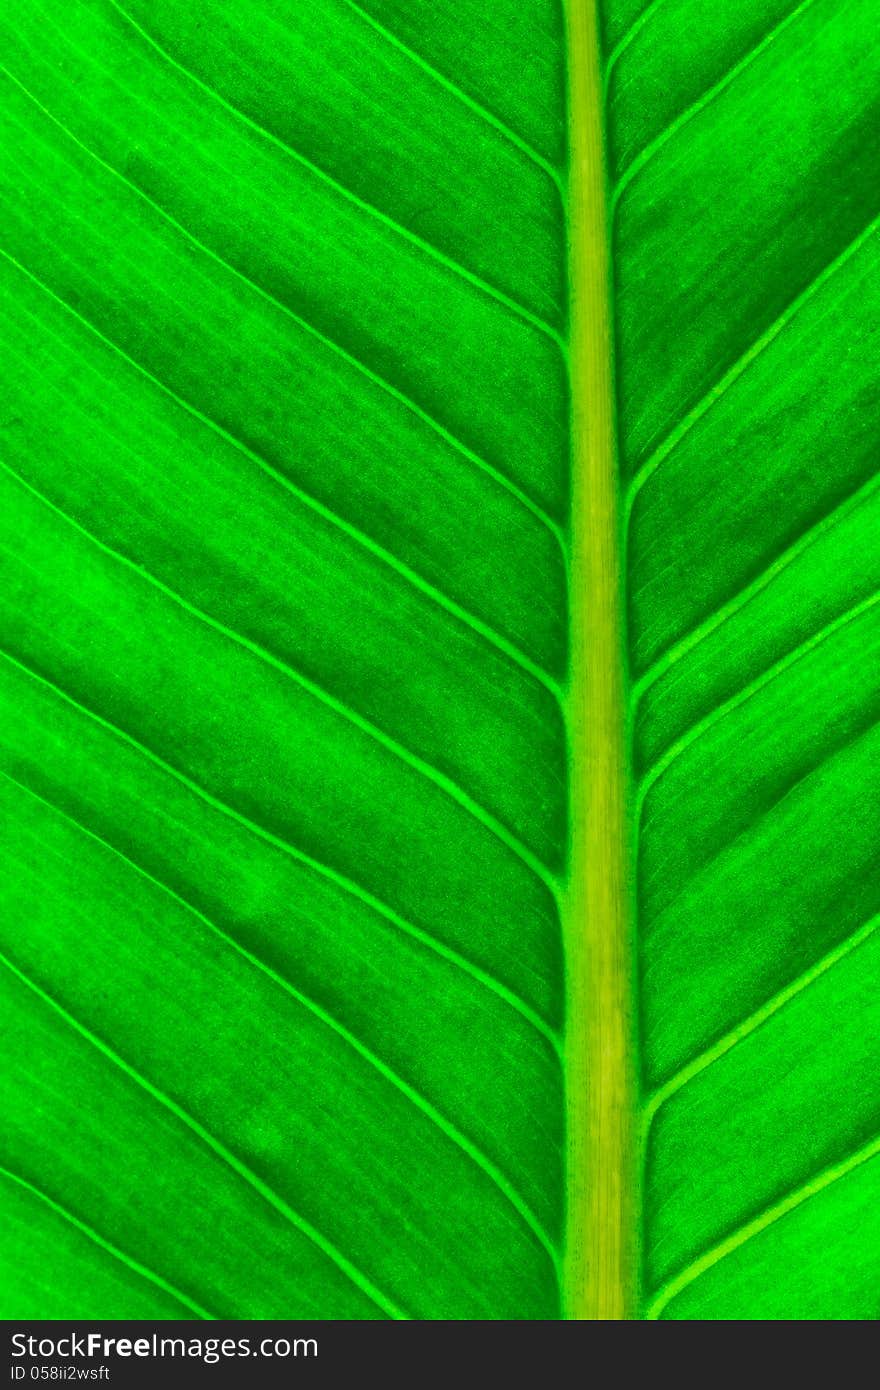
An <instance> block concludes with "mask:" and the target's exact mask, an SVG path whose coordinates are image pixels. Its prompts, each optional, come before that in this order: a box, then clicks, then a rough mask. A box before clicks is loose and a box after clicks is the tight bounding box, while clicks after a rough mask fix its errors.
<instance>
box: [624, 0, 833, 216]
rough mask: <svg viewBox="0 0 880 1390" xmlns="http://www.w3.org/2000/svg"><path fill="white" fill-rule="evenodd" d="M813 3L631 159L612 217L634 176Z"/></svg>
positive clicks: (808, 0) (806, 0) (809, 0)
mask: <svg viewBox="0 0 880 1390" xmlns="http://www.w3.org/2000/svg"><path fill="white" fill-rule="evenodd" d="M813 3H814V0H801V3H800V4H799V5H797V6H796V7H795V8H794V9H793V10H792V11H791V12H790V13H789V14H787V15H786V16H785V18H784V19H782V20H780V22H779V23H778V24H776V25H774V26H773V28H772V29H770V30H769V32H768V33H766V34H765V35H764V37H763V38H762V39H761V41H760V42H759V43H757V44H756V45H755V46H754V48H751V49H750V50H749V52H748V53H746V54H745V55H744V56H743V57H742V58H741V59H740V60H739V62H737V63H735V64H734V66H733V67H732V68H729V69H728V71H727V72H726V73H725V74H724V76H723V77H721V78H719V79H718V81H716V82H715V83H714V84H713V85H712V86H711V87H709V88H708V89H707V90H706V91H705V92H704V93H703V94H702V96H700V97H698V98H697V100H696V101H694V102H692V103H691V105H690V106H688V107H686V108H685V110H684V111H681V112H680V113H679V114H678V115H677V116H676V117H675V118H674V120H672V121H670V122H669V124H668V125H667V126H666V127H664V129H663V130H661V131H660V133H659V134H658V135H657V136H655V137H654V139H653V140H651V141H650V143H649V144H648V145H646V146H645V148H644V149H643V150H642V151H641V152H640V153H639V154H637V155H635V156H634V158H633V159H632V160H631V162H630V163H629V164H628V165H627V167H626V169H624V171H623V173H622V174H621V175H620V177H619V178H618V180H617V182H616V183H615V185H614V191H613V192H612V195H611V216H612V217H613V216H614V214H615V212H616V211H617V207H618V204H619V202H620V199H621V197H622V196H623V194H624V193H625V192H626V190H627V188H628V187H629V185H630V184H631V183H632V181H633V179H634V178H635V177H636V175H637V174H639V173H640V172H641V170H642V169H644V167H645V165H646V164H648V163H650V161H651V160H652V159H653V158H654V156H655V155H656V154H658V153H659V151H660V150H662V149H663V146H664V145H666V144H668V143H669V141H670V140H672V139H673V138H674V136H676V135H677V134H678V132H679V131H680V130H681V129H683V127H684V126H686V125H689V124H690V122H691V121H692V120H693V119H694V117H695V116H698V115H699V114H700V112H701V111H704V110H705V109H706V107H707V106H710V105H711V104H712V102H713V101H714V100H715V98H716V97H718V96H720V95H721V93H722V92H723V91H725V90H726V88H728V87H729V86H731V84H732V83H733V82H735V81H736V80H737V78H738V77H740V76H741V74H742V73H743V72H745V71H746V69H747V68H749V67H751V65H752V63H754V62H755V61H756V59H758V58H759V57H760V56H761V54H762V53H763V52H764V51H765V50H766V49H768V48H769V47H770V45H771V44H772V43H774V42H775V40H776V39H777V38H778V37H779V35H780V34H782V33H783V32H784V31H785V30H786V29H787V28H788V27H789V26H790V25H791V24H794V23H795V21H796V20H798V19H799V18H800V16H801V15H802V14H803V13H804V11H805V10H808V9H809V8H810V6H811V5H812V4H813Z"/></svg>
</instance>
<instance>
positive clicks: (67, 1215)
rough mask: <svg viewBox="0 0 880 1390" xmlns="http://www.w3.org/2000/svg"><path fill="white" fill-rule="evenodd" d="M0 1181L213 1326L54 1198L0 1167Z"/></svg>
mask: <svg viewBox="0 0 880 1390" xmlns="http://www.w3.org/2000/svg"><path fill="white" fill-rule="evenodd" d="M0 1177H3V1178H5V1179H6V1180H7V1182H11V1183H14V1184H16V1185H17V1186H18V1187H21V1188H23V1189H24V1190H25V1192H28V1193H30V1195H31V1196H32V1197H36V1199H37V1200H38V1201H39V1202H42V1203H43V1204H44V1205H45V1206H47V1207H48V1208H49V1209H50V1210H51V1211H53V1212H54V1213H55V1215H56V1216H60V1217H61V1219H62V1220H63V1221H65V1222H66V1223H67V1224H68V1225H70V1226H73V1227H74V1229H75V1230H77V1231H79V1233H80V1234H81V1235H84V1236H85V1237H86V1238H87V1239H88V1240H90V1241H91V1242H92V1244H94V1245H96V1246H98V1248H99V1249H100V1250H103V1252H104V1253H105V1254H107V1255H109V1256H110V1257H111V1258H112V1259H113V1260H117V1261H118V1262H119V1263H120V1264H123V1265H125V1267H126V1268H127V1269H130V1270H132V1271H133V1272H134V1273H135V1274H137V1275H139V1276H140V1277H141V1278H142V1279H145V1280H146V1281H147V1282H148V1283H150V1284H155V1286H156V1288H158V1289H161V1290H162V1292H163V1293H166V1294H168V1295H169V1296H170V1297H171V1298H173V1299H175V1301H176V1302H178V1303H179V1304H180V1305H181V1307H183V1308H186V1309H188V1311H189V1312H190V1313H194V1314H195V1316H196V1317H197V1318H200V1319H202V1320H203V1321H207V1322H214V1321H215V1320H216V1319H215V1317H214V1314H213V1313H208V1312H206V1311H205V1309H204V1308H202V1307H201V1306H200V1305H199V1304H198V1303H196V1302H195V1301H194V1300H193V1299H191V1298H190V1297H189V1295H188V1294H185V1293H181V1291H180V1290H179V1289H177V1288H175V1286H174V1285H173V1284H171V1283H170V1282H169V1281H168V1280H167V1279H166V1278H165V1277H164V1276H163V1275H161V1274H156V1273H155V1271H154V1270H152V1269H148V1268H147V1266H146V1265H144V1264H141V1263H140V1261H139V1260H136V1259H135V1258H134V1257H133V1256H132V1255H127V1254H126V1253H125V1251H124V1250H120V1249H119V1247H118V1246H116V1245H113V1244H112V1242H111V1241H109V1240H107V1239H106V1237H104V1236H102V1235H101V1234H100V1233H99V1232H98V1231H96V1230H95V1229H94V1227H92V1226H89V1225H88V1224H87V1223H86V1222H85V1221H81V1220H80V1218H79V1217H78V1216H74V1215H73V1213H72V1212H69V1211H68V1210H67V1209H66V1207H63V1206H61V1204H60V1203H59V1202H56V1201H55V1200H54V1198H52V1197H50V1196H49V1195H48V1194H47V1193H45V1192H43V1191H42V1190H41V1189H40V1188H39V1187H37V1186H35V1184H34V1183H32V1182H29V1181H28V1179H27V1178H23V1177H21V1175H20V1174H19V1173H13V1172H12V1170H11V1169H10V1168H6V1167H3V1166H0Z"/></svg>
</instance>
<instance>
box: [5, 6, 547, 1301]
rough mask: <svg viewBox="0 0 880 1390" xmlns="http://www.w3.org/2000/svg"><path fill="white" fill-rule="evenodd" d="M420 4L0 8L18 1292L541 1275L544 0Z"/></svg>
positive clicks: (171, 1297)
mask: <svg viewBox="0 0 880 1390" xmlns="http://www.w3.org/2000/svg"><path fill="white" fill-rule="evenodd" d="M422 8H423V9H424V16H423V18H424V23H423V24H420V23H416V24H415V25H414V23H413V13H412V12H411V11H409V10H408V7H400V6H396V5H395V4H393V3H389V4H384V5H383V4H381V3H377V4H376V5H374V6H372V8H371V9H370V11H369V13H368V12H367V11H366V10H364V9H362V8H361V7H359V6H358V5H355V4H353V3H348V0H312V3H305V4H303V3H301V0H297V3H296V4H293V3H290V4H284V5H281V6H279V5H278V4H275V3H272V4H270V3H269V2H268V0H258V2H257V3H251V0H249V3H248V4H247V5H244V4H241V5H236V4H230V3H220V0H208V3H206V4H203V5H200V6H198V7H187V6H182V5H179V4H177V3H152V0H151V3H150V4H146V3H139V2H138V0H131V3H128V4H126V6H124V7H123V6H121V5H118V4H116V3H115V2H114V0H84V2H83V3H77V4H76V5H73V6H70V5H66V4H65V5H61V4H56V3H53V2H52V0H45V3H40V2H39V0H33V3H31V0H28V3H27V4H26V5H25V6H24V7H23V10H22V13H21V14H20V15H19V16H16V17H14V18H13V17H12V15H11V14H10V15H9V16H8V17H7V18H6V19H5V20H4V21H3V49H4V72H3V74H2V110H0V119H2V121H3V125H4V135H3V147H4V149H5V150H7V151H10V152H11V153H10V157H8V158H7V159H6V160H5V162H4V169H3V192H2V196H3V200H4V206H5V209H6V216H5V220H4V233H3V244H2V248H0V250H2V256H0V275H2V280H3V289H2V293H3V297H4V307H5V310H6V316H7V323H8V333H7V334H6V336H5V346H4V352H5V360H4V370H3V381H4V386H3V426H4V427H3V445H2V465H3V466H2V471H0V487H2V490H3V506H2V510H3V517H4V539H3V567H4V586H3V599H2V619H0V621H2V633H3V636H2V645H3V661H2V672H0V674H2V683H3V697H2V698H3V700H4V718H3V720H2V727H3V731H4V734H3V745H4V747H3V771H4V777H3V781H2V788H0V794H2V797H3V800H4V812H5V815H4V819H5V821H6V823H7V825H8V827H9V833H8V836H7V837H6V838H5V842H4V844H5V847H4V855H5V865H4V873H3V882H4V897H5V904H4V907H5V911H4V920H5V921H6V923H7V928H6V934H5V936H4V940H3V943H2V953H3V966H4V968H3V971H2V989H3V992H4V1004H3V1008H4V1017H5V1018H6V1019H7V1029H8V1034H9V1036H8V1046H7V1049H6V1054H5V1055H6V1057H7V1066H6V1069H5V1071H4V1083H3V1087H4V1090H3V1105H4V1112H5V1114H6V1116H7V1125H6V1126H5V1137H4V1140H3V1151H2V1156H0V1163H2V1166H3V1170H4V1174H5V1175H6V1176H4V1177H3V1179H2V1180H3V1194H4V1195H3V1201H4V1209H5V1206H6V1204H8V1207H9V1211H10V1214H11V1216H12V1218H13V1219H12V1220H11V1222H10V1226H9V1229H8V1231H7V1235H6V1237H5V1239H6V1241H7V1242H8V1249H7V1252H6V1253H7V1255H8V1256H9V1257H10V1261H11V1263H10V1264H8V1265H7V1268H17V1269H18V1273H17V1274H16V1277H15V1280H14V1283H13V1285H12V1287H10V1288H8V1289H7V1290H6V1292H5V1295H4V1297H5V1298H6V1300H7V1302H6V1304H5V1305H4V1315H5V1316H13V1315H15V1316H20V1315H24V1314H30V1315H31V1316H33V1315H35V1311H37V1310H39V1311H41V1312H42V1314H43V1315H46V1310H49V1311H61V1312H70V1311H72V1310H75V1309H76V1308H77V1307H84V1308H87V1309H89V1310H90V1311H91V1312H92V1314H94V1313H95V1312H96V1311H99V1312H100V1313H101V1314H102V1315H104V1316H115V1317H126V1316H128V1317H138V1316H149V1317H172V1318H173V1317H186V1316H192V1315H196V1316H203V1317H236V1318H242V1317H263V1318H265V1317H286V1316H290V1317H297V1316H313V1317H322V1318H357V1319H363V1318H401V1317H409V1318H456V1319H460V1318H541V1319H543V1318H553V1317H556V1316H558V1314H559V1306H560V1305H559V1285H558V1278H557V1270H558V1246H559V1240H560V1234H561V1224H562V1214H563V1178H562V1138H563V1103H562V1084H563V1079H562V1072H561V1065H560V1044H559V1030H560V1027H561V1020H562V989H563V977H562V952H561V927H560V919H559V910H558V891H557V877H558V873H559V870H560V869H561V867H562V862H563V858H564V855H565V834H566V830H565V824H566V811H565V795H566V793H565V745H564V730H563V720H562V712H561V705H560V699H559V693H558V683H559V680H560V679H561V677H562V675H563V673H564V670H565V664H566V641H567V638H566V619H565V563H564V551H563V546H562V527H563V525H564V522H565V512H566V505H567V495H568V476H567V474H568V442H567V441H568V404H567V389H568V388H567V384H566V371H565V358H564V352H563V343H562V338H561V328H562V325H563V322H564V299H565V268H564V267H565V233H564V224H563V215H562V201H561V193H560V176H559V174H558V173H557V172H556V170H557V166H558V164H559V163H560V160H561V150H562V144H563V138H564V119H563V115H564V111H563V99H562V28H561V15H560V14H559V13H558V12H557V9H556V7H555V6H554V5H552V4H550V3H549V0H546V2H545V0H531V2H530V3H529V4H527V5H525V6H523V5H522V4H520V3H516V4H514V3H513V0H511V3H510V4H509V5H507V4H506V5H503V6H499V7H496V17H495V20H494V22H495V23H496V24H497V26H498V29H499V31H504V33H505V36H506V37H505V42H504V45H503V46H501V48H500V50H499V51H500V55H501V56H500V57H499V61H498V62H497V63H496V62H494V61H493V60H491V55H490V52H489V49H488V48H484V47H483V46H482V45H480V46H479V47H475V45H474V41H473V35H474V32H475V30H476V28H477V17H478V12H479V10H480V9H481V7H480V6H475V5H471V6H464V7H461V6H457V7H455V13H454V23H453V11H452V10H451V9H450V8H449V7H447V10H446V15H445V18H444V12H443V9H442V7H438V8H436V9H431V10H430V12H429V7H422ZM538 92H540V93H541V96H540V99H537V98H536V95H535V94H536V93H538ZM56 1242H57V1244H58V1248H59V1255H58V1259H57V1261H55V1260H53V1262H52V1263H51V1264H50V1265H48V1266H47V1264H46V1262H45V1260H44V1259H41V1258H40V1249H41V1248H54V1246H55V1244H56ZM47 1269H48V1271H49V1272H47ZM74 1289H75V1292H74V1291H72V1290H74Z"/></svg>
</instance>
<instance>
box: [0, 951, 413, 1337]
mask: <svg viewBox="0 0 880 1390" xmlns="http://www.w3.org/2000/svg"><path fill="white" fill-rule="evenodd" d="M0 964H2V965H3V966H5V967H6V969H7V970H9V971H10V972H11V973H12V974H13V975H14V976H15V977H16V979H18V980H19V981H20V982H21V983H22V984H23V985H25V986H26V987H27V988H28V989H29V990H30V991H31V992H32V993H33V994H35V995H36V996H37V998H38V999H40V1000H41V1001H42V1002H43V1003H44V1004H45V1005H47V1007H48V1008H50V1009H51V1010H53V1011H54V1012H55V1013H57V1014H58V1015H59V1016H60V1017H61V1018H62V1019H63V1020H64V1022H65V1023H66V1024H67V1025H68V1026H69V1027H70V1028H71V1029H73V1031H74V1032H75V1033H77V1034H78V1035H79V1036H80V1037H82V1038H84V1039H85V1041H86V1042H88V1043H90V1044H91V1046H92V1047H94V1048H95V1049H96V1050H97V1051H98V1052H99V1053H100V1054H101V1055H102V1056H103V1057H105V1058H106V1059H107V1060H108V1061H110V1062H112V1063H113V1065H114V1066H116V1067H118V1068H119V1069H120V1071H122V1072H123V1073H124V1075H126V1076H128V1077H129V1078H130V1079H131V1080H132V1081H134V1082H135V1084H136V1085H137V1086H139V1087H140V1088H141V1089H142V1090H144V1091H145V1092H146V1093H147V1094H148V1095H149V1096H150V1097H151V1098H152V1099H153V1100H155V1101H156V1102H157V1103H158V1104H159V1105H161V1106H163V1107H164V1108H165V1109H166V1110H168V1111H170V1113H171V1114H172V1115H174V1116H175V1118H176V1119H178V1120H179V1121H180V1122H181V1123H182V1124H183V1125H184V1126H185V1127H186V1128H187V1129H189V1130H190V1131H191V1132H192V1133H193V1134H195V1135H196V1137H197V1138H199V1139H200V1140H201V1141H202V1143H204V1144H205V1145H206V1147H207V1148H208V1149H210V1151H211V1152H212V1153H213V1154H214V1155H215V1157H217V1158H218V1159H220V1160H221V1162H223V1163H225V1164H226V1165H227V1166H228V1167H229V1168H230V1169H231V1170H232V1171H233V1172H234V1173H236V1174H237V1176H238V1177H240V1178H241V1179H243V1181H244V1182H246V1183H247V1184H248V1185H249V1186H250V1187H252V1188H253V1189H254V1191H256V1192H257V1193H258V1194H259V1195H260V1196H261V1197H262V1198H263V1200H264V1201H265V1202H267V1203H268V1205H269V1206H271V1207H272V1208H274V1210H275V1211H277V1212H279V1213H280V1215H282V1216H284V1217H285V1218H286V1219H287V1220H288V1221H289V1222H290V1224H291V1225H292V1226H294V1227H295V1228H296V1229H297V1230H298V1231H300V1232H302V1234H303V1235H304V1236H306V1237H307V1239H309V1240H310V1241H311V1242H312V1244H313V1245H315V1246H317V1248H318V1249H319V1250H320V1251H321V1252H322V1254H324V1255H326V1257H327V1258H328V1259H329V1260H330V1261H331V1262H332V1263H333V1264H335V1265H336V1267H337V1269H339V1270H340V1271H341V1272H342V1273H343V1274H344V1275H346V1276H347V1278H348V1279H349V1280H350V1281H351V1283H353V1284H355V1285H356V1286H357V1287H358V1288H359V1289H360V1290H361V1292H362V1293H365V1294H366V1295H367V1297H368V1298H370V1299H371V1300H372V1301H373V1302H374V1303H375V1304H376V1306H377V1307H378V1308H380V1309H381V1310H382V1312H383V1313H385V1315H386V1317H388V1318H392V1319H396V1320H404V1321H408V1320H409V1314H407V1313H404V1312H403V1311H402V1310H401V1308H399V1307H398V1306H397V1305H396V1304H395V1303H394V1302H393V1301H392V1300H391V1299H390V1298H388V1297H387V1296H386V1295H385V1294H384V1293H382V1292H381V1290H380V1289H379V1288H378V1287H377V1286H376V1285H375V1284H374V1283H373V1282H372V1280H371V1279H370V1278H369V1277H368V1276H367V1275H365V1274H363V1273H362V1272H361V1271H360V1270H359V1269H358V1268H357V1266H356V1265H354V1264H353V1263H352V1261H351V1260H349V1259H348V1257H347V1256H346V1255H344V1254H343V1253H342V1252H341V1251H340V1250H338V1249H337V1248H336V1246H335V1245H334V1244H333V1242H332V1241H330V1240H328V1239H327V1237H326V1236H324V1235H322V1234H321V1232H320V1231H319V1230H318V1229H317V1227H315V1226H313V1225H312V1224H311V1222H310V1221H308V1220H307V1219H306V1218H305V1217H303V1216H301V1215H300V1214H299V1213H298V1212H297V1211H295V1210H294V1209H293V1207H291V1206H290V1205H289V1203H288V1202H286V1201H285V1200H284V1198H283V1197H281V1196H279V1194H278V1193H277V1192H275V1191H274V1189H273V1188H272V1187H271V1186H270V1185H269V1184H268V1183H266V1182H264V1181H263V1179H262V1178H261V1177H260V1176H259V1175H258V1174H257V1173H255V1172H254V1171H253V1170H252V1169H251V1168H249V1167H248V1165H247V1164H246V1163H244V1162H243V1161H242V1159H240V1158H238V1157H237V1155H236V1154H234V1153H233V1152H232V1150H231V1149H229V1148H227V1146H226V1145H225V1144H223V1143H222V1142H221V1141H220V1140H219V1139H217V1138H216V1137H215V1136H214V1135H213V1134H212V1133H211V1131H210V1130H208V1129H206V1127H205V1126H204V1125H203V1124H201V1123H200V1121H198V1120H197V1119H195V1118H194V1116H192V1115H190V1114H189V1113H188V1111H186V1110H185V1109H184V1108H183V1106H181V1105H178V1103H177V1102H176V1101H175V1100H174V1099H173V1098H172V1097H171V1096H167V1095H165V1093H164V1092H163V1091H161V1090H160V1089H159V1087H158V1086H156V1085H154V1084H153V1082H152V1081H150V1080H149V1078H148V1077H146V1076H144V1075H142V1074H141V1073H140V1072H139V1071H137V1070H136V1069H135V1068H134V1067H133V1066H131V1064H130V1063H129V1062H127V1061H126V1060H125V1059H124V1058H123V1057H122V1056H121V1055H120V1054H119V1053H118V1052H116V1051H115V1050H114V1049H113V1048H111V1047H110V1046H109V1044H107V1043H105V1042H104V1041H103V1040H102V1039H101V1038H99V1037H98V1036H97V1034H95V1033H93V1032H91V1030H90V1029H88V1028H86V1027H85V1025H84V1024H82V1023H80V1022H79V1020H78V1019H77V1018H76V1017H75V1016H74V1015H73V1014H72V1013H70V1012H69V1010H67V1009H65V1008H64V1006H63V1005H62V1004H60V1003H59V1002H58V1001H57V1000H56V999H54V998H53V997H52V995H51V994H50V993H49V992H48V991H47V990H45V989H43V988H42V986H41V985H38V984H37V983H36V981H34V980H32V979H31V978H30V977H29V976H28V975H27V974H26V973H25V972H24V971H23V970H22V969H20V967H19V966H18V965H16V964H15V962H14V961H13V960H11V959H10V957H8V956H7V955H5V954H4V953H2V952H0Z"/></svg>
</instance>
